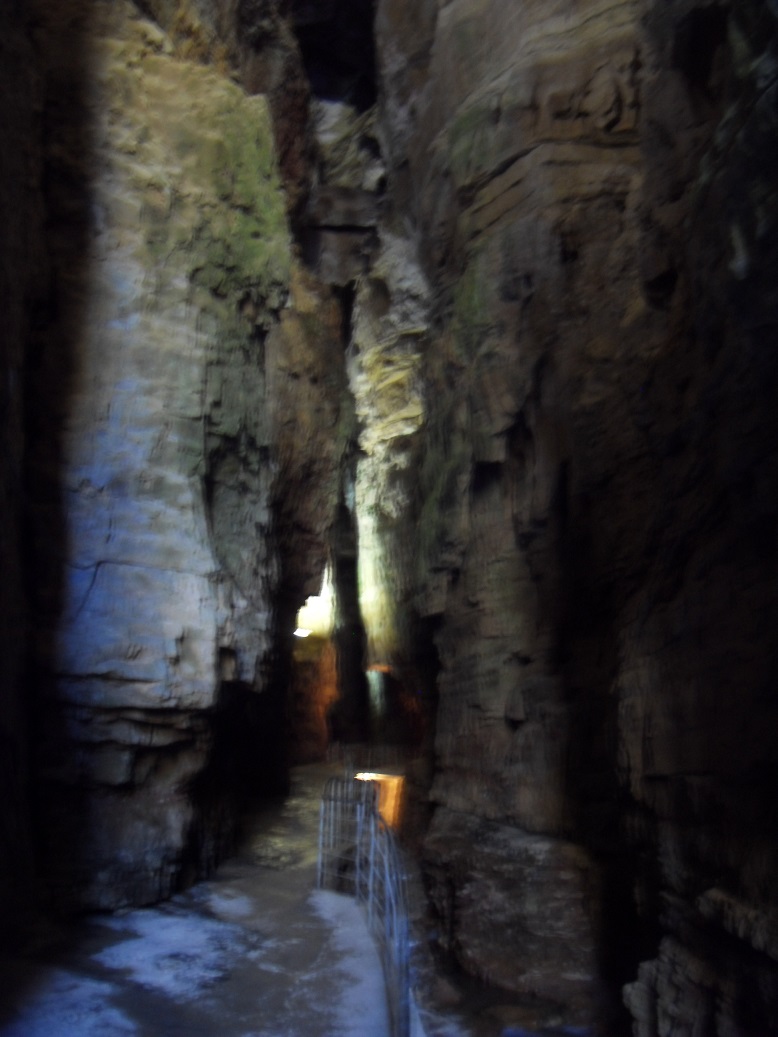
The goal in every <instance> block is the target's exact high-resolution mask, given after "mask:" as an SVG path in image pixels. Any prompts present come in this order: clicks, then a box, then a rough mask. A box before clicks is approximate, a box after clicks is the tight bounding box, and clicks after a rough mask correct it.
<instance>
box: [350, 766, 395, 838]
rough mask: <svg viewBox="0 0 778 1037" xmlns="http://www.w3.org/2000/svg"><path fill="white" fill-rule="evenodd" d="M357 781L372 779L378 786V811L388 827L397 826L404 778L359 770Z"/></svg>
mask: <svg viewBox="0 0 778 1037" xmlns="http://www.w3.org/2000/svg"><path fill="white" fill-rule="evenodd" d="M354 777H355V778H356V779H357V781H373V782H375V783H376V785H377V786H378V813H379V814H380V815H381V817H382V818H383V819H384V821H386V823H387V824H388V825H389V827H390V828H398V827H399V825H400V820H401V818H402V807H403V788H404V786H405V778H403V777H402V775H399V774H376V773H375V772H374V771H360V772H359V774H355V775H354Z"/></svg>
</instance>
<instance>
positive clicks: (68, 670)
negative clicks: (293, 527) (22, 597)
mask: <svg viewBox="0 0 778 1037" xmlns="http://www.w3.org/2000/svg"><path fill="white" fill-rule="evenodd" d="M37 43H38V45H39V47H40V49H41V52H42V53H43V55H44V57H45V59H46V63H47V65H46V69H45V73H46V90H47V94H46V108H45V113H46V119H47V129H48V135H47V152H46V157H47V174H48V182H49V185H50V186H49V194H48V198H47V203H48V208H49V214H50V227H49V232H48V246H49V249H50V253H51V262H52V267H53V283H52V298H51V304H50V310H49V312H48V314H47V315H46V319H45V320H43V321H42V327H41V329H40V334H39V336H38V339H37V355H36V357H35V370H34V374H33V378H34V383H35V406H34V411H33V421H34V432H33V437H32V443H31V464H32V468H31V472H32V478H31V486H32V499H33V518H34V523H35V537H36V555H37V569H36V578H37V583H38V598H37V614H36V616H35V624H36V640H37V650H36V656H37V668H38V673H39V675H40V681H41V683H42V688H43V692H42V696H41V699H40V705H39V728H40V730H41V731H42V732H43V734H42V744H41V746H40V750H39V751H40V770H41V774H42V779H41V780H42V793H41V821H42V826H43V831H44V833H45V840H46V847H45V850H44V856H45V859H46V860H47V861H48V863H49V870H50V872H51V881H52V883H53V886H54V887H55V890H56V897H57V900H58V901H59V902H60V903H63V902H70V901H74V902H76V903H81V904H87V905H90V906H100V907H111V906H115V905H117V904H121V903H127V902H135V903H137V902H143V901H150V900H154V899H158V898H159V897H160V896H164V895H166V894H168V893H169V892H170V891H171V890H172V889H174V888H175V886H176V883H178V882H179V881H180V880H181V875H182V871H183V869H184V867H185V866H191V868H193V869H194V871H195V872H196V871H197V870H198V869H199V868H201V867H202V866H204V865H205V864H207V863H209V862H210V861H212V860H213V859H214V857H215V856H217V854H218V852H219V845H220V841H223V839H224V838H225V836H226V834H227V833H228V831H229V820H228V819H225V818H223V817H221V816H220V809H219V806H218V804H215V803H213V802H211V800H212V799H213V788H212V786H213V783H214V781H217V780H219V779H220V778H221V777H223V775H221V774H218V773H217V774H213V773H211V772H210V771H209V767H211V766H217V770H222V769H223V766H224V760H223V758H224V754H225V752H226V753H227V755H229V753H230V750H229V747H228V746H219V745H217V744H216V742H218V740H219V732H220V731H222V734H223V736H224V737H232V736H233V735H234V733H235V732H234V731H233V730H232V726H233V724H234V721H233V720H230V719H229V717H230V715H231V711H233V712H234V710H235V709H236V708H237V709H238V711H239V713H240V714H241V715H242V716H245V717H246V718H247V719H248V720H249V721H250V723H251V724H252V725H253V727H254V728H259V729H260V730H259V731H258V733H257V738H258V741H257V742H256V743H255V745H254V747H253V749H252V748H251V747H250V746H247V747H246V752H247V753H248V754H249V755H251V754H253V755H254V756H256V755H257V752H258V751H260V750H261V747H262V745H263V744H265V745H270V746H272V745H273V744H275V743H277V741H278V739H277V736H275V735H274V736H273V737H270V736H269V732H268V731H264V732H263V731H262V730H261V728H262V727H263V725H265V726H267V725H268V724H272V725H273V726H274V728H275V729H276V730H277V727H278V724H279V722H281V723H282V722H283V708H282V705H279V702H278V699H277V695H276V699H275V701H274V703H273V704H268V703H267V702H266V700H267V696H268V695H269V694H271V690H272V689H271V690H269V689H270V677H269V662H268V659H269V654H268V653H269V647H270V642H271V638H272V637H274V636H276V627H275V599H276V596H277V595H278V594H279V592H280V588H281V587H282V585H284V586H288V585H290V584H293V585H296V586H298V587H299V586H300V585H303V586H304V584H305V581H306V579H310V578H311V577H312V576H313V575H314V574H313V572H306V566H307V565H309V564H312V563H318V566H321V565H322V564H323V554H324V546H323V543H322V541H321V533H322V530H323V529H325V528H326V525H327V521H328V520H327V515H328V507H327V499H328V497H329V496H331V491H330V487H329V482H330V481H332V478H333V477H334V478H336V471H337V463H336V462H334V460H333V458H334V454H333V451H334V450H335V449H336V443H337V435H335V436H333V437H332V438H333V440H334V443H333V447H332V450H329V451H328V450H327V449H325V450H324V451H323V452H322V451H319V450H317V449H315V448H314V447H312V445H311V444H312V442H313V441H314V440H315V439H316V437H317V436H318V435H319V434H320V432H321V431H322V430H324V433H325V435H327V436H328V437H329V434H330V432H331V430H332V429H333V427H335V426H336V425H337V415H338V392H337V387H336V391H335V392H334V393H333V392H332V391H331V378H329V376H328V374H327V370H326V369H327V367H328V363H327V361H326V360H323V359H321V357H322V355H323V354H324V353H325V352H326V343H327V341H329V340H328V339H327V336H326V329H327V325H328V321H329V322H330V324H332V320H331V318H330V317H328V316H327V310H326V307H327V302H326V299H325V300H324V301H323V302H322V305H321V307H319V302H320V297H319V296H318V295H316V294H315V293H312V292H311V291H310V290H309V289H308V288H307V287H306V285H305V279H304V278H303V277H302V275H301V274H300V275H297V274H296V275H294V276H293V274H292V266H293V263H292V255H291V240H290V233H289V229H288V226H287V220H286V211H285V199H284V195H283V193H282V190H281V182H280V177H279V172H278V166H277V159H276V150H275V143H274V135H273V129H272V124H271V117H270V112H269V109H268V105H267V103H266V100H265V99H264V97H260V96H256V97H250V96H248V95H247V94H246V93H245V92H244V91H242V90H241V89H240V88H238V87H237V86H236V85H234V84H233V83H232V82H230V81H229V79H228V78H226V77H225V76H224V75H222V74H220V73H219V71H218V70H214V69H211V68H208V67H206V66H204V65H202V64H200V63H199V62H198V61H192V60H186V56H184V55H179V53H178V52H177V49H176V46H175V41H174V40H172V39H171V37H169V36H168V35H166V34H165V33H164V32H163V31H162V30H161V29H160V27H159V26H158V25H156V24H155V23H153V22H151V21H149V20H148V19H145V18H144V17H142V16H141V15H140V14H139V12H138V11H137V9H136V8H135V7H134V5H132V4H130V3H119V4H115V3H112V4H108V3H105V4H103V3H94V4H84V3H79V2H71V3H67V4H56V5H47V4H41V5H39V28H38V38H37ZM285 307H286V309H284V308H285ZM282 309H283V310H284V313H283V314H282V313H281V311H282ZM306 322H308V324H312V325H313V326H314V328H315V332H311V331H309V332H308V333H307V334H306V332H305V330H304V325H305V324H306ZM322 328H323V329H324V331H325V334H322V333H321V329H322ZM336 329H337V331H338V332H339V327H338V325H337V321H336ZM330 340H331V339H330ZM335 341H336V342H337V343H338V344H339V334H338V335H336V339H335ZM311 343H313V345H312V344H311ZM316 355H318V356H319V358H320V359H319V360H318V364H319V367H321V369H322V370H321V372H319V374H320V376H321V377H320V378H319V377H317V370H316V360H315V356H316ZM301 372H303V373H304V383H303V387H301V388H297V387H296V383H297V382H298V381H299V380H300V377H301ZM319 380H320V381H321V383H322V384H321V386H319V384H318V383H319ZM336 383H337V375H336ZM333 398H334V403H333V404H331V403H330V400H332V399H333ZM298 406H299V409H300V410H301V411H302V414H303V416H304V420H305V421H307V422H308V423H310V425H311V438H310V439H309V440H306V438H305V436H304V429H303V428H302V427H301V426H300V424H299V422H297V423H296V427H295V437H296V438H295V441H294V445H290V444H289V442H288V440H289V436H288V433H287V432H285V431H284V429H285V427H288V424H292V425H295V408H296V407H298ZM285 423H288V424H287V426H285ZM297 444H301V446H299V448H298V445H297ZM290 467H291V468H292V469H293V470H294V471H295V473H296V474H295V475H294V476H290V475H289V469H290ZM333 473H335V475H333ZM280 479H283V484H282V489H281V491H277V488H278V485H279V480H280ZM300 485H305V487H306V495H305V505H304V509H307V513H308V515H309V516H313V517H312V518H311V520H310V522H309V523H308V524H307V528H308V530H309V532H308V535H309V538H310V541H311V542H312V544H311V545H309V546H308V547H306V546H304V545H303V544H302V542H301V541H300V537H299V536H298V543H297V544H296V545H295V550H296V552H297V555H296V567H297V570H298V571H297V572H296V574H292V575H290V572H289V564H287V561H286V558H287V557H288V552H287V553H285V551H284V545H283V544H281V543H280V540H279V535H278V530H277V524H278V519H277V516H278V514H279V512H282V517H284V518H285V519H289V520H291V521H295V522H296V523H297V526H298V530H299V531H300V535H301V536H302V535H303V534H304V532H305V530H306V520H305V515H304V513H303V512H304V509H301V506H299V503H295V502H299V501H300V500H301V499H302V497H303V495H302V494H301V493H300V492H299V490H298V492H297V493H296V495H295V492H294V489H293V488H294V486H298V487H299V486H300ZM279 493H280V495H279ZM317 494H324V497H323V498H321V497H320V496H318V495H317ZM282 501H283V502H285V503H283V507H282V503H281V502H282ZM290 501H291V503H290ZM314 569H315V565H314ZM300 571H302V575H301V572H300ZM286 636H287V637H289V636H290V632H289V633H287V635H286ZM241 691H242V692H243V693H244V694H248V695H249V699H248V700H246V701H245V702H244V704H243V705H241V706H237V705H236V704H235V696H236V694H238V693H239V692H241ZM252 695H253V696H255V698H254V699H253V700H252V699H251V696H252ZM263 695H264V698H263ZM263 702H264V703H265V704H264V705H263ZM225 710H226V711H227V712H226V714H224V711H225ZM223 714H224V717H223V719H220V718H221V717H222V715H223ZM238 726H240V725H238ZM225 732H229V734H227V733H225ZM263 739H264V741H263ZM219 761H221V762H219ZM256 766H257V767H258V768H259V769H261V765H260V764H257V765H256ZM209 775H210V777H209ZM198 790H199V791H198ZM201 795H202V796H205V797H206V798H207V799H208V806H207V811H208V812H209V815H210V816H209V818H207V819H205V821H204V819H203V810H204V809H205V808H204V807H203V805H202V803H200V802H199V797H200V796H201ZM222 829H223V830H222Z"/></svg>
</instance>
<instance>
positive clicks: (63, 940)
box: [0, 766, 388, 1037]
mask: <svg viewBox="0 0 778 1037" xmlns="http://www.w3.org/2000/svg"><path fill="white" fill-rule="evenodd" d="M332 773H334V772H333V769H332V768H331V767H329V768H328V767H324V766H322V767H305V768H298V769H296V770H295V771H294V773H293V776H292V790H291V794H290V795H289V796H288V797H287V798H286V799H285V800H284V801H283V802H280V803H279V804H277V805H276V806H274V807H269V808H267V809H266V810H265V811H263V813H261V814H259V815H257V816H256V817H255V818H254V819H253V821H252V823H251V826H250V831H249V833H248V836H247V838H246V839H245V841H244V845H243V847H242V849H241V851H240V852H239V853H238V855H237V856H236V857H234V858H232V859H231V860H230V861H228V862H227V863H225V864H224V865H222V867H221V868H220V869H219V871H218V873H217V875H216V877H215V878H214V879H213V880H210V881H208V882H204V883H201V884H199V885H198V886H195V887H193V888H192V889H190V890H188V891H187V892H186V893H183V894H180V895H179V896H176V897H174V898H173V900H171V901H169V902H167V903H165V904H161V905H159V906H157V907H154V908H148V909H139V910H133V911H127V912H122V913H119V914H115V915H111V916H99V917H93V918H91V919H90V920H89V921H87V922H84V923H82V924H80V925H79V926H78V927H76V928H74V929H72V930H70V931H68V933H67V934H66V935H62V936H61V937H60V938H59V939H58V940H57V941H56V943H48V944H47V945H46V946H45V947H44V948H43V949H41V950H39V951H38V953H37V954H35V955H34V956H30V957H27V958H25V959H23V960H14V961H8V960H4V961H2V962H0V971H1V972H2V976H3V982H2V1000H1V1001H0V1037H114V1035H116V1037H125V1035H126V1037H178V1035H181V1037H201V1035H202V1037H387V1035H388V1024H387V1014H386V1006H385V999H384V986H383V976H382V973H381V967H380V963H379V959H378V954H377V951H376V949H375V947H374V944H373V942H372V940H371V938H370V936H369V934H368V932H367V929H366V926H365V923H364V920H363V917H362V914H361V912H360V911H359V909H358V908H357V906H356V904H355V903H354V902H353V900H351V899H350V898H348V897H344V896H340V895H338V894H336V893H331V892H328V891H327V892H325V891H315V890H314V889H313V886H314V879H315V866H316V849H317V847H316V840H317V826H318V806H319V797H320V794H321V790H322V788H323V785H324V782H325V781H326V778H327V777H329V776H330V775H331V774H332Z"/></svg>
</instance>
